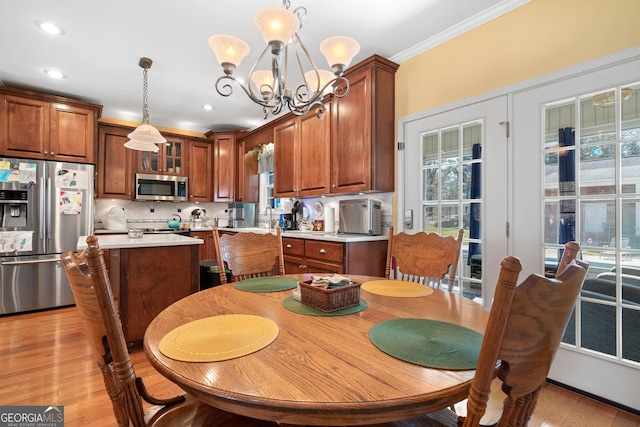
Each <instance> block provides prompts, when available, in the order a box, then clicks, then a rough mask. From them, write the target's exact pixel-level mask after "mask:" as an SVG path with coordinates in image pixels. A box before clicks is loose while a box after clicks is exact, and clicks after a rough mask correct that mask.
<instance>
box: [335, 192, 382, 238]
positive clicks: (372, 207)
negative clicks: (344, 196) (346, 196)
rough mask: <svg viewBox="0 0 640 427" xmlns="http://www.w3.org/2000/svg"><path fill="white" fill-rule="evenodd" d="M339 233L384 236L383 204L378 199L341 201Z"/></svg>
mask: <svg viewBox="0 0 640 427" xmlns="http://www.w3.org/2000/svg"><path fill="white" fill-rule="evenodd" d="M338 210H339V212H338V218H339V225H338V233H344V234H368V235H369V236H379V235H380V234H382V202H380V200H376V199H352V200H341V201H340V203H339V207H338Z"/></svg>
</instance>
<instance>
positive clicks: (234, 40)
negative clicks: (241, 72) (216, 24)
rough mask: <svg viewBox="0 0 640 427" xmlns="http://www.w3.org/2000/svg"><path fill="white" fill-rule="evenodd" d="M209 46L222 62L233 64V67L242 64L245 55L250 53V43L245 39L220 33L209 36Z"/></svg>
mask: <svg viewBox="0 0 640 427" xmlns="http://www.w3.org/2000/svg"><path fill="white" fill-rule="evenodd" d="M209 47H210V48H211V50H213V53H215V55H216V59H217V60H218V62H219V63H220V64H231V65H233V68H235V67H237V66H239V65H240V63H241V62H242V60H243V59H244V57H245V56H247V55H248V54H249V50H250V49H249V45H248V44H246V43H245V42H244V40H242V39H240V38H238V37H235V36H228V35H225V34H220V35H217V36H211V37H210V38H209Z"/></svg>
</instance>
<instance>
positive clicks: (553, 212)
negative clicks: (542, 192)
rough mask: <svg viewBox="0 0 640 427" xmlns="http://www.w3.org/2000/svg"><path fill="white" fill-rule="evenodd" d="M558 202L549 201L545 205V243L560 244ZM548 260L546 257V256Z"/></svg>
mask: <svg viewBox="0 0 640 427" xmlns="http://www.w3.org/2000/svg"><path fill="white" fill-rule="evenodd" d="M558 219H559V215H558V202H556V201H547V202H545V204H544V242H545V243H558V230H559V225H558V224H559V222H558ZM545 258H546V256H545Z"/></svg>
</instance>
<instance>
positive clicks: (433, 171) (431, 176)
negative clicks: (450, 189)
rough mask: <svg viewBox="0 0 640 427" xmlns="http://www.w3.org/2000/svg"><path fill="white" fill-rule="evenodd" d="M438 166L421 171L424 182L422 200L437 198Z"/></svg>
mask: <svg viewBox="0 0 640 427" xmlns="http://www.w3.org/2000/svg"><path fill="white" fill-rule="evenodd" d="M438 171H439V169H438V168H429V169H425V170H423V171H422V176H423V179H422V180H423V183H424V196H423V200H425V201H426V200H438V194H439V193H438Z"/></svg>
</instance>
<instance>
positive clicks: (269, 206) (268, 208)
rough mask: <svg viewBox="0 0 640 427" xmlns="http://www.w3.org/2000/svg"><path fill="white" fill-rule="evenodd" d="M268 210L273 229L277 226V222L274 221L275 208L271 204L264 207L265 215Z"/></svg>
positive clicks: (270, 224) (270, 225) (270, 227)
mask: <svg viewBox="0 0 640 427" xmlns="http://www.w3.org/2000/svg"><path fill="white" fill-rule="evenodd" d="M267 212H268V213H269V229H270V230H272V229H274V228H275V223H274V222H273V208H272V207H271V205H267V207H266V208H265V209H264V214H265V215H267Z"/></svg>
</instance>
